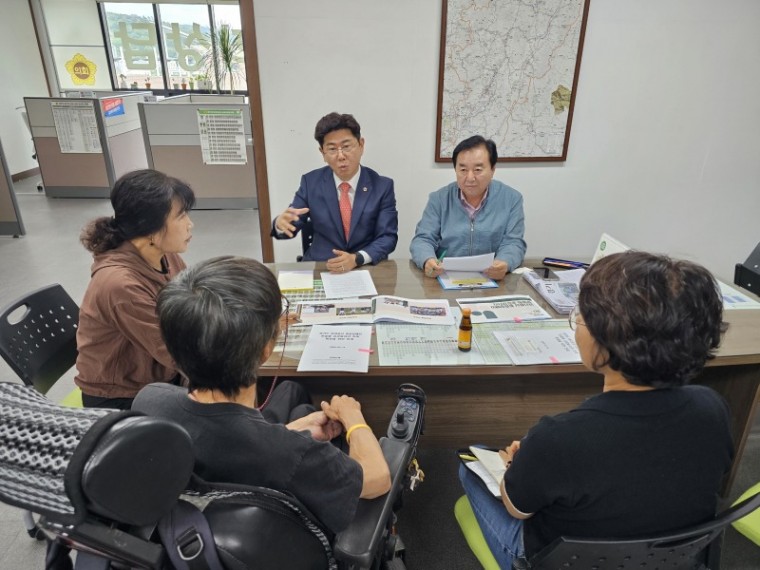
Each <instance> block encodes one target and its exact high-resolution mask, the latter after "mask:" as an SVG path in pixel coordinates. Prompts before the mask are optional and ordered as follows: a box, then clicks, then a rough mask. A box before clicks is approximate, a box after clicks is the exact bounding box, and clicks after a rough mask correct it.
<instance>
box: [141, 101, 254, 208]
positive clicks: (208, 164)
mask: <svg viewBox="0 0 760 570" xmlns="http://www.w3.org/2000/svg"><path fill="white" fill-rule="evenodd" d="M139 110H140V121H141V123H142V132H143V137H144V138H145V148H146V150H147V153H148V163H149V165H150V167H151V168H155V169H156V170H160V171H162V172H165V173H167V174H169V175H171V176H175V177H177V178H180V179H181V180H184V181H185V182H187V183H188V184H189V185H190V186H191V187H192V188H193V191H194V192H195V196H196V208H198V209H246V208H256V207H257V201H256V169H255V166H254V162H253V138H252V134H251V112H250V109H249V107H248V104H247V103H246V101H245V98H244V97H243V96H235V95H180V96H177V97H167V98H166V99H164V100H162V101H160V102H156V103H140V104H139Z"/></svg>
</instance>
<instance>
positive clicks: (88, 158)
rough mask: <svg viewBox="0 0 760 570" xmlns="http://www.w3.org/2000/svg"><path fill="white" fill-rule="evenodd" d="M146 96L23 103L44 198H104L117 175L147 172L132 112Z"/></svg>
mask: <svg viewBox="0 0 760 570" xmlns="http://www.w3.org/2000/svg"><path fill="white" fill-rule="evenodd" d="M146 94H147V95H150V93H143V92H118V93H116V92H98V93H95V94H94V95H95V96H94V97H92V98H81V97H80V98H72V97H26V98H24V103H25V105H26V112H27V119H28V121H29V129H30V130H31V132H32V139H33V140H34V148H35V151H36V153H37V162H38V163H39V165H40V174H41V175H42V183H43V184H44V186H45V193H46V194H47V195H48V196H50V197H53V198H106V197H108V195H109V192H110V189H111V187H112V186H113V183H114V182H115V181H116V179H118V178H119V177H120V176H121V175H122V174H125V173H126V172H129V171H131V170H137V169H140V168H147V167H148V160H147V156H146V152H145V145H144V143H143V137H142V133H141V131H140V116H139V112H138V108H137V104H138V103H139V102H141V101H143V99H144V97H145V96H146Z"/></svg>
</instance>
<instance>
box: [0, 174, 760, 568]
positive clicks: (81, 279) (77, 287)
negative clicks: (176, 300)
mask: <svg viewBox="0 0 760 570" xmlns="http://www.w3.org/2000/svg"><path fill="white" fill-rule="evenodd" d="M35 185H36V180H34V179H29V180H26V181H24V182H22V183H20V184H18V185H17V193H18V202H19V206H20V208H21V213H22V216H23V220H24V223H25V225H26V229H27V235H26V236H24V237H21V238H19V239H13V238H12V237H0V267H1V268H2V269H0V306H2V305H4V304H6V303H8V302H9V301H11V300H13V299H15V298H16V297H18V296H20V295H22V294H24V293H26V292H28V291H30V290H32V289H34V288H37V287H41V286H44V285H47V284H50V283H54V282H58V283H61V284H62V285H63V286H64V288H65V289H66V290H67V291H68V292H69V294H70V295H71V296H72V297H73V298H74V299H75V300H76V301H80V300H81V298H82V296H83V294H84V291H85V288H86V286H87V282H88V280H89V266H90V262H91V258H90V255H89V253H87V252H86V251H85V250H84V248H83V247H82V246H81V245H80V244H79V241H78V235H79V231H80V229H81V228H82V226H83V225H84V224H85V223H86V222H87V221H88V220H90V219H92V218H94V217H96V216H101V215H110V214H111V210H110V204H109V202H108V200H54V199H48V198H46V197H45V195H44V194H40V193H38V192H37V190H36V188H35ZM192 219H193V222H194V223H195V227H194V229H193V241H192V242H191V244H190V248H189V250H188V252H187V253H186V254H185V256H184V257H185V260H186V261H187V262H188V263H189V264H192V263H194V262H196V261H199V260H201V259H205V258H208V257H213V256H216V255H228V254H235V255H245V256H249V257H254V258H257V259H261V248H260V241H259V229H258V228H259V226H258V216H257V212H255V211H251V210H242V211H195V212H193V213H192ZM73 374H74V373H73V370H72V371H70V372H69V373H68V374H67V375H66V376H65V377H64V378H63V379H62V380H61V381H60V382H59V383H58V384H57V385H56V386H55V387H54V388H53V390H51V392H50V393H49V395H50V397H51V399H53V400H60V399H61V398H62V397H63V396H65V395H66V394H67V393H68V392H69V391H70V390H71V389H72V387H73ZM0 381H17V378H16V376H15V375H14V374H13V372H12V371H11V370H10V369H9V368H8V367H7V365H6V364H5V362H2V361H0ZM433 451H435V450H431V453H429V454H428V456H427V457H428V462H430V463H432V464H429V465H426V470H429V471H430V473H433V474H434V475H438V476H442V477H444V478H447V480H450V481H452V485H454V486H456V487H457V489H452V490H451V491H450V494H451V495H452V497H451V498H452V501H451V502H452V504H453V500H455V498H456V496H458V495H459V494H460V491H459V490H458V485H457V484H456V483H455V482H456V474H455V473H454V472H452V473H451V474H448V473H443V472H442V471H443V470H442V469H439V470H438V472H437V473H436V467H439V466H438V465H436V463H440V464H441V466H442V465H443V464H444V463H445V461H443V460H441V459H440V458H439V457H438V456H437V455H436V453H433ZM443 453H444V454H445V453H447V451H446V450H443ZM758 480H760V419H758V421H756V422H755V429H754V430H753V435H752V436H751V437H750V441H749V443H748V445H747V448H746V450H745V454H744V459H743V461H742V467H741V470H740V473H739V477H738V478H737V481H736V484H735V485H734V489H733V491H732V496H733V497H735V496H737V495H738V494H739V492H740V491H741V490H743V489H745V488H747V487H749V485H750V484H751V483H754V482H756V481H758ZM447 489H448V487H447ZM423 490H424V486H423ZM431 490H432V486H431ZM423 495H424V494H423V493H420V494H419V497H415V498H413V499H412V500H410V501H409V504H408V505H407V508H406V509H404V511H402V513H401V515H402V518H401V521H400V522H401V523H402V524H405V525H406V527H407V530H408V529H409V526H411V527H412V532H411V533H409V534H407V533H406V532H405V533H404V539H405V541H406V542H407V547H408V548H409V550H410V556H409V560H410V562H414V561H416V562H417V563H416V564H414V563H413V564H410V568H411V569H412V570H415V569H424V570H427V569H428V568H433V567H435V568H437V569H439V568H440V569H444V570H446V569H449V568H461V569H463V570H464V569H468V570H469V568H474V567H475V566H473V565H472V564H474V563H473V562H467V561H466V560H464V561H461V560H460V561H459V562H455V560H454V557H449V558H447V559H446V560H441V556H440V555H439V556H435V554H434V553H435V552H440V553H444V552H447V549H446V548H445V547H446V545H445V544H438V545H436V544H431V542H436V541H439V542H440V541H441V540H444V541H446V542H450V543H451V542H453V541H461V538H460V536H459V533H458V530H457V529H456V528H449V527H451V526H452V525H454V526H455V523H454V522H453V517H452V516H451V511H450V509H449V508H448V507H445V509H444V507H441V506H440V505H441V502H442V501H441V499H442V497H441V495H440V494H438V496H437V497H430V496H427V495H425V496H423ZM425 497H428V498H429V499H430V501H428V500H426V499H425ZM415 499H418V503H419V501H423V502H424V503H425V504H424V505H422V504H418V505H417V507H415ZM431 501H432V502H431ZM436 505H438V506H436ZM423 507H424V508H423ZM444 510H445V512H443V511H444ZM433 511H435V512H433ZM433 521H435V522H433ZM433 526H434V527H435V528H434V529H433V528H430V527H433ZM422 527H425V529H426V530H425V533H426V536H423V535H422V534H421V533H419V532H418V533H417V534H415V532H414V531H415V529H416V528H420V529H421V528H422ZM427 535H432V536H431V537H430V539H429V540H428V539H427ZM455 535H456V536H455ZM421 545H422V546H424V548H419V547H420V546H421ZM458 549H459V547H457V550H458ZM415 551H416V552H415ZM459 554H463V553H461V552H460V553H459ZM470 558H471V557H470ZM473 560H474V559H473ZM43 567H44V544H43V543H41V542H36V541H34V540H31V539H30V538H29V537H28V536H27V534H26V532H25V530H24V528H23V525H22V522H21V514H20V512H19V511H18V510H17V509H13V508H11V507H7V506H5V505H3V504H0V570H16V569H21V570H26V569H33V568H43ZM723 568H726V569H729V570H750V569H753V570H757V569H758V568H760V547H757V546H755V545H754V544H752V543H751V542H749V541H748V540H747V539H745V538H744V537H742V536H741V535H739V534H738V533H736V532H735V531H733V530H731V531H730V532H729V533H728V534H727V537H726V542H725V547H724V564H723Z"/></svg>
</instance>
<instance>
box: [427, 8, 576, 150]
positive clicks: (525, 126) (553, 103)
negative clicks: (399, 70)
mask: <svg viewBox="0 0 760 570" xmlns="http://www.w3.org/2000/svg"><path fill="white" fill-rule="evenodd" d="M588 5H589V0H443V18H442V20H443V22H442V30H441V60H440V76H439V84H438V125H437V132H436V161H437V162H447V161H449V160H450V159H451V155H452V151H453V150H454V147H455V146H456V144H457V143H458V142H459V141H461V140H462V139H465V138H467V137H469V136H472V135H475V134H480V135H483V136H484V137H486V138H490V139H493V140H494V141H495V142H496V147H497V149H498V154H499V160H500V161H538V160H543V161H547V160H549V161H562V160H565V159H566V157H567V147H568V143H569V140H570V126H571V124H572V117H573V106H574V102H575V95H576V89H577V86H578V72H579V70H580V62H581V51H582V48H583V37H584V34H585V28H586V18H587V16H588Z"/></svg>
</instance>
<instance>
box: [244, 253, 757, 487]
mask: <svg viewBox="0 0 760 570" xmlns="http://www.w3.org/2000/svg"><path fill="white" fill-rule="evenodd" d="M525 264H526V265H527V266H529V267H530V266H533V265H540V262H536V261H535V260H533V261H531V260H527V261H526V262H525ZM269 267H270V269H272V271H274V272H275V274H276V273H277V271H279V270H281V269H283V270H294V269H301V270H303V269H308V268H310V267H311V268H314V270H315V276H316V277H319V273H320V272H321V271H325V264H324V263H278V264H270V265H269ZM367 269H369V271H370V272H371V273H372V278H373V280H374V282H375V286H376V288H377V291H378V293H379V294H381V295H382V294H387V295H398V296H401V297H407V298H410V299H449V301H450V303H451V304H452V305H453V304H455V299H456V298H457V297H477V296H484V297H486V296H492V295H530V296H531V297H533V298H534V299H536V301H537V302H538V303H539V304H540V305H541V306H542V307H543V308H544V309H545V310H546V311H547V312H548V313H549V314H550V315H553V316H554V317H557V318H565V317H564V316H562V315H558V314H557V313H556V312H555V311H554V310H553V309H552V308H551V307H550V306H549V305H548V304H547V303H546V302H544V301H543V299H541V298H540V297H539V296H538V295H537V293H536V292H535V291H534V290H533V288H532V287H530V286H529V285H528V284H527V282H526V281H525V280H524V279H523V278H522V277H521V276H519V275H513V274H509V275H507V277H506V279H505V280H504V281H502V282H501V283H500V284H499V288H498V289H483V290H474V291H466V292H465V291H444V290H443V289H442V288H441V286H440V285H439V284H438V281H436V280H434V279H430V278H427V277H425V276H424V275H423V274H422V272H421V271H419V270H418V269H417V268H416V267H415V266H414V265H413V264H412V263H411V262H410V261H405V260H398V261H395V260H391V261H384V262H382V263H380V264H379V265H376V266H372V267H368V268H367ZM724 320H726V321H728V322H729V323H730V326H729V328H728V331H727V332H726V334H725V335H724V338H723V343H722V344H721V347H720V349H719V351H718V354H717V357H716V358H715V359H714V360H711V361H709V362H708V366H707V367H706V368H705V370H704V371H703V372H702V374H700V376H699V377H698V378H697V379H696V380H695V383H698V384H705V385H708V386H710V387H712V388H714V389H715V390H716V391H718V392H719V393H720V394H722V395H723V397H725V398H726V400H727V401H728V405H729V406H730V408H731V414H732V432H733V436H734V441H735V443H736V457H735V459H734V464H733V467H732V469H731V472H730V473H729V476H728V477H727V480H726V482H725V484H724V487H723V491H724V494H726V493H727V492H728V490H729V489H730V488H731V484H732V483H733V479H734V476H735V474H736V470H737V467H738V464H739V460H740V459H741V456H742V453H743V451H744V445H745V442H746V439H747V436H748V434H749V431H750V429H751V427H752V420H753V418H754V411H755V406H756V404H757V400H758V395H760V310H738V311H727V312H726V313H725V314H724ZM372 343H373V346H372V348H373V349H374V352H373V353H372V355H371V356H370V368H369V372H368V373H367V374H353V373H341V372H329V373H314V372H310V373H299V372H296V368H297V366H298V358H299V356H300V355H298V354H293V352H292V351H288V350H286V351H285V354H284V355H283V356H282V365H281V368H279V369H278V368H277V367H278V364H279V363H280V354H275V355H273V356H272V357H271V358H270V359H269V360H268V361H267V362H266V363H265V364H264V365H263V366H262V367H261V368H260V369H259V377H260V384H261V388H262V389H264V388H266V386H268V385H269V383H270V381H271V378H272V377H273V376H276V375H278V374H279V375H280V376H282V377H284V378H294V379H297V380H298V381H299V382H301V383H303V384H304V385H305V386H306V387H307V388H308V389H309V390H310V392H311V394H312V396H313V397H314V398H315V400H317V401H319V400H320V399H327V398H329V397H330V396H332V395H333V394H349V395H351V396H354V397H356V398H357V399H358V400H359V401H360V402H361V404H362V411H363V412H364V416H365V417H366V418H367V421H368V422H369V424H370V425H371V426H372V427H373V429H374V431H375V434H376V435H378V436H379V435H383V434H384V432H385V429H386V427H387V421H388V417H389V415H390V413H391V412H392V411H393V409H394V407H395V405H396V396H395V390H396V388H397V387H398V385H399V384H401V383H403V382H413V383H415V384H418V385H419V386H420V387H421V388H422V389H423V390H425V393H426V394H427V397H428V407H427V410H426V418H425V435H424V437H423V438H422V439H421V444H422V445H424V446H430V447H447V448H459V447H466V446H468V445H471V444H472V443H476V442H477V443H483V444H486V445H493V446H503V445H505V444H506V443H508V442H510V441H512V440H513V439H520V438H521V437H522V436H523V435H524V434H525V433H526V432H527V430H528V429H529V428H530V427H531V426H533V425H534V424H535V423H536V422H537V421H538V420H539V418H540V417H541V416H544V415H553V414H557V413H560V412H564V411H567V410H569V409H571V408H574V407H576V406H577V405H578V404H580V403H581V402H582V401H583V400H584V399H585V398H587V397H589V396H591V395H593V394H597V393H599V391H600V390H601V388H602V377H601V375H599V374H596V373H592V372H589V371H588V370H587V369H586V368H584V367H583V366H582V365H580V364H561V365H541V366H466V367H462V366H403V367H402V366H379V363H378V354H377V346H376V340H375V337H374V335H373V338H372Z"/></svg>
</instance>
